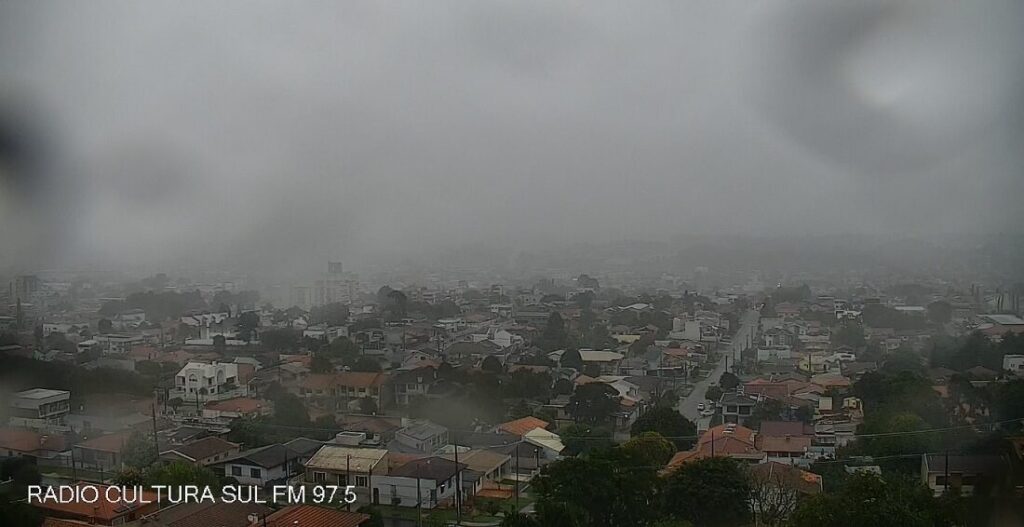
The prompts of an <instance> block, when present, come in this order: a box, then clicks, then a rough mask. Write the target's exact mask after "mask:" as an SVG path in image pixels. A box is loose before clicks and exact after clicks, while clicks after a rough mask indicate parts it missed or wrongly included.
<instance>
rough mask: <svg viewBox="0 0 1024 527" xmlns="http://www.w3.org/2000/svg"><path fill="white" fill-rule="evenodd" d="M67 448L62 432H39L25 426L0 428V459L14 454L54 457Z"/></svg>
mask: <svg viewBox="0 0 1024 527" xmlns="http://www.w3.org/2000/svg"><path fill="white" fill-rule="evenodd" d="M67 449H68V442H67V441H66V438H65V437H64V435H62V434H41V433H39V432H36V431H35V430H29V429H27V428H0V459H2V458H6V457H16V456H34V457H40V458H52V457H56V456H57V454H58V453H60V452H64V451H66V450H67Z"/></svg>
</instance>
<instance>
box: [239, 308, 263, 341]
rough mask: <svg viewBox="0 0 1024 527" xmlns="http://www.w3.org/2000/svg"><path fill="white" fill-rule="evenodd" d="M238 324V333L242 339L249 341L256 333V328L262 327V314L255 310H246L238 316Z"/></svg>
mask: <svg viewBox="0 0 1024 527" xmlns="http://www.w3.org/2000/svg"><path fill="white" fill-rule="evenodd" d="M236 325H237V326H238V335H239V336H240V337H242V340H244V341H246V342H249V341H250V340H252V337H253V335H254V334H255V333H256V329H257V328H259V327H260V315H259V314H258V313H256V312H255V311H246V312H245V313H242V314H241V315H239V316H238V323H237V324H236Z"/></svg>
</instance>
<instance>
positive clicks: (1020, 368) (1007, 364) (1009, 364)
mask: <svg viewBox="0 0 1024 527" xmlns="http://www.w3.org/2000/svg"><path fill="white" fill-rule="evenodd" d="M1003 369H1004V370H1006V371H1009V372H1013V373H1016V374H1017V375H1024V355H1003Z"/></svg>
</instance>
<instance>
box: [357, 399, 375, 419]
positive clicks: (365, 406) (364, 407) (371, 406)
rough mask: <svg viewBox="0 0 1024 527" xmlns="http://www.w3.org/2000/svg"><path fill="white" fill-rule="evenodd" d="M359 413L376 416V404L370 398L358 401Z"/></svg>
mask: <svg viewBox="0 0 1024 527" xmlns="http://www.w3.org/2000/svg"><path fill="white" fill-rule="evenodd" d="M359 412H360V413H363V414H366V415H376V414H377V402H376V401H374V400H373V399H371V398H370V397H363V398H362V399H359Z"/></svg>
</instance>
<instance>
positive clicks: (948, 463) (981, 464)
mask: <svg viewBox="0 0 1024 527" xmlns="http://www.w3.org/2000/svg"><path fill="white" fill-rule="evenodd" d="M1005 466H1006V462H1005V461H1004V460H1003V459H1002V458H1001V457H999V456H982V455H978V456H972V455H943V454H923V455H922V456H921V481H922V482H923V483H924V484H925V485H928V487H929V488H931V489H932V493H933V494H934V495H935V496H941V495H942V494H943V493H944V492H946V490H947V489H948V490H950V491H953V492H958V493H959V494H960V495H961V496H970V495H972V494H974V489H975V487H977V486H978V485H979V484H980V483H982V482H983V481H986V482H988V483H995V482H998V480H999V479H1000V478H1001V477H1002V475H1003V470H1004V469H1005Z"/></svg>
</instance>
